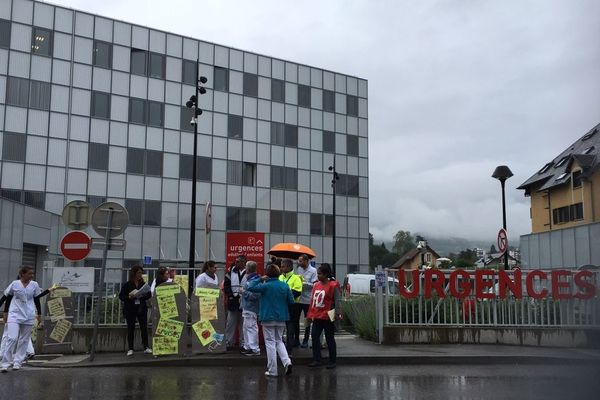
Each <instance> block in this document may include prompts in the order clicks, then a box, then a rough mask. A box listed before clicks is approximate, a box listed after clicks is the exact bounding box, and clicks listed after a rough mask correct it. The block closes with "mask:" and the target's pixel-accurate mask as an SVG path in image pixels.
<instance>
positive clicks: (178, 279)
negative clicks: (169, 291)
mask: <svg viewBox="0 0 600 400" xmlns="http://www.w3.org/2000/svg"><path fill="white" fill-rule="evenodd" d="M173 282H175V283H177V284H178V285H179V286H181V288H182V289H183V291H184V292H185V297H187V296H188V287H189V283H190V278H189V276H187V275H175V279H173Z"/></svg>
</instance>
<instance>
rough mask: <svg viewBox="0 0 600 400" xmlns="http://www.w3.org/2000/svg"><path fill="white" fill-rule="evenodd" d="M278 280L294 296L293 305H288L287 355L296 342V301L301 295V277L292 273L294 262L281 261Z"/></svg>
mask: <svg viewBox="0 0 600 400" xmlns="http://www.w3.org/2000/svg"><path fill="white" fill-rule="evenodd" d="M279 280H280V281H283V282H285V283H287V284H288V286H289V287H290V290H291V291H292V295H293V296H294V304H289V305H288V310H289V313H290V319H289V320H288V321H287V323H286V331H287V333H286V347H287V351H288V353H289V354H292V350H293V348H294V346H295V345H296V343H297V342H298V339H297V338H296V332H298V330H299V327H297V326H296V324H297V323H298V313H299V312H300V306H299V304H298V300H299V299H300V295H301V294H302V277H301V276H300V275H298V274H296V273H294V262H293V261H292V260H290V259H289V258H284V259H283V260H281V275H279Z"/></svg>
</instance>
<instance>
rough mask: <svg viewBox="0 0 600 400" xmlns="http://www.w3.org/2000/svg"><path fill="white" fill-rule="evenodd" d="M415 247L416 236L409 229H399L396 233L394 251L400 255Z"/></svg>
mask: <svg viewBox="0 0 600 400" xmlns="http://www.w3.org/2000/svg"><path fill="white" fill-rule="evenodd" d="M414 248H415V238H414V237H413V236H412V235H411V234H410V232H409V231H398V232H396V234H395V235H394V246H393V247H392V251H393V252H394V253H396V254H398V255H400V256H403V255H404V254H406V253H408V252H409V251H410V250H412V249H414Z"/></svg>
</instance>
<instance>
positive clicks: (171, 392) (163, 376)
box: [0, 365, 600, 400]
mask: <svg viewBox="0 0 600 400" xmlns="http://www.w3.org/2000/svg"><path fill="white" fill-rule="evenodd" d="M599 376H600V369H599V367H598V366H595V367H594V366H589V365H588V366H569V365H565V366H536V365H499V366H480V365H477V366H461V365H444V366H427V365H420V366H365V367H362V366H339V367H338V369H337V370H334V371H329V370H325V369H322V370H312V369H309V368H307V367H304V366H298V367H296V368H295V369H294V373H293V375H291V376H287V377H286V376H280V377H278V378H266V377H265V376H264V375H263V370H262V369H261V368H257V367H239V368H225V367H218V368H205V367H204V368H201V367H189V368H185V367H177V368H173V367H171V368H161V367H152V368H132V367H129V368H80V369H40V368H38V369H24V370H22V371H20V372H9V373H8V374H3V375H1V376H0V387H1V390H0V399H36V400H39V399H68V398H72V399H90V400H91V399H98V400H99V399H132V400H133V399H177V398H180V399H186V400H206V399H227V400H233V399H278V400H281V399H288V398H294V399H308V400H310V399H333V398H338V399H403V400H406V399H447V400H453V399H457V400H458V399H510V398H512V399H573V400H575V399H577V400H584V399H597V398H599V397H598V396H599V395H598V393H600V380H599V379H598V377H599Z"/></svg>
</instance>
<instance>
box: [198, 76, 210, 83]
mask: <svg viewBox="0 0 600 400" xmlns="http://www.w3.org/2000/svg"><path fill="white" fill-rule="evenodd" d="M206 82H208V79H206V77H205V76H201V77H200V83H206Z"/></svg>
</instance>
